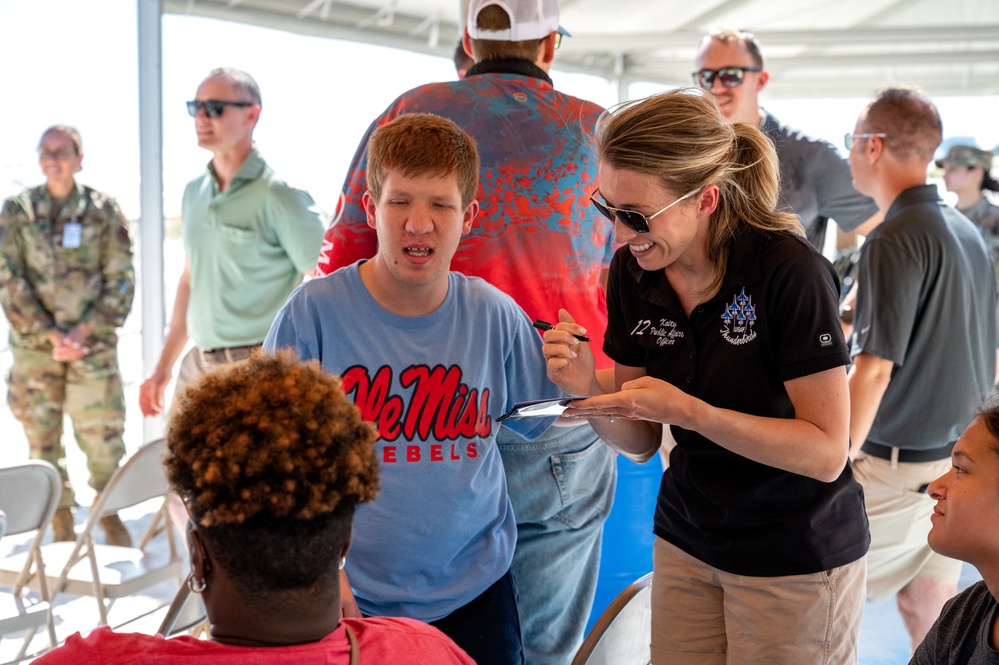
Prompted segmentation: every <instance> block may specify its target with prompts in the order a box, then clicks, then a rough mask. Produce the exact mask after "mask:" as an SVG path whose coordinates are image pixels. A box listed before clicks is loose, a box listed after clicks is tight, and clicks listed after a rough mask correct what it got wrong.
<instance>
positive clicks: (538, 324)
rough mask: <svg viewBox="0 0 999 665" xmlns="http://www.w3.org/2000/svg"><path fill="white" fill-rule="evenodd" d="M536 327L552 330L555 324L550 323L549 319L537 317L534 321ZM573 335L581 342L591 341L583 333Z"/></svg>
mask: <svg viewBox="0 0 999 665" xmlns="http://www.w3.org/2000/svg"><path fill="white" fill-rule="evenodd" d="M534 327H535V328H537V329H538V330H552V329H553V328H554V327H555V326H553V325H552V324H550V323H548V322H547V321H542V320H541V319H537V320H535V322H534ZM570 334H571V333H570ZM572 336H573V337H575V338H576V339H578V340H579V341H580V342H589V341H590V338H589V337H584V336H582V335H572Z"/></svg>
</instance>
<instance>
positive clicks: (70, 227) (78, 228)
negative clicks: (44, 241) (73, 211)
mask: <svg viewBox="0 0 999 665" xmlns="http://www.w3.org/2000/svg"><path fill="white" fill-rule="evenodd" d="M75 219H76V218H73V219H72V220H70V221H69V222H68V223H67V224H66V226H64V227H63V229H62V246H63V247H67V248H69V249H76V248H78V247H79V246H80V243H81V242H82V241H83V224H81V223H80V222H77V221H75Z"/></svg>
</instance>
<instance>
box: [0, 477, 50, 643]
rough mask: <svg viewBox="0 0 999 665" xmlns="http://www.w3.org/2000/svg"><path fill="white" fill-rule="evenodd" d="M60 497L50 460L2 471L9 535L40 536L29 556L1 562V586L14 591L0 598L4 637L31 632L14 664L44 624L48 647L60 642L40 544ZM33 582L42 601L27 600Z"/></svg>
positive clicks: (1, 506)
mask: <svg viewBox="0 0 999 665" xmlns="http://www.w3.org/2000/svg"><path fill="white" fill-rule="evenodd" d="M61 494H62V480H61V479H60V477H59V472H58V471H56V469H55V467H53V466H52V465H51V464H49V463H48V462H41V461H33V462H28V463H26V464H22V465H19V466H13V467H6V468H0V512H2V513H3V514H4V515H5V520H4V522H5V526H6V532H5V533H6V535H7V536H16V535H18V534H22V533H28V532H29V531H35V532H36V533H35V537H34V538H33V539H32V541H31V545H30V547H29V549H28V551H27V552H25V553H21V554H14V555H10V556H8V557H5V558H4V559H2V560H0V565H6V564H9V571H8V572H9V574H8V575H6V576H0V585H3V586H6V587H9V588H10V593H2V594H0V637H2V636H3V635H6V634H10V633H17V632H20V631H24V630H27V631H28V632H27V634H26V635H25V637H24V642H23V644H22V645H21V649H20V651H19V652H18V654H17V657H16V658H15V662H16V661H19V660H21V659H22V658H23V657H24V654H25V652H26V651H27V649H28V645H29V644H31V640H32V639H34V637H35V633H37V632H38V628H39V627H40V626H43V625H46V626H47V627H48V633H49V646H50V647H51V646H55V644H56V636H55V623H54V622H53V620H52V608H51V597H50V595H49V586H48V580H47V578H46V576H45V565H44V563H43V560H42V548H41V542H42V537H43V536H44V535H45V529H46V528H47V527H48V525H49V523H50V522H51V521H52V516H53V515H54V514H55V511H56V508H57V507H58V506H59V497H60V496H61ZM2 535H3V534H0V536H2ZM32 580H37V582H38V595H39V597H40V600H39V601H37V602H32V601H31V600H30V599H29V598H27V597H26V596H25V592H26V591H28V590H29V584H30V582H31V581H32Z"/></svg>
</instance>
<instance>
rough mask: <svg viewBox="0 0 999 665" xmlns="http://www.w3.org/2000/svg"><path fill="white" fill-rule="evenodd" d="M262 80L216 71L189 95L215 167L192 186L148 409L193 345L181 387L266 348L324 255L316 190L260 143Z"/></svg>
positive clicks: (144, 401)
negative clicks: (289, 173) (276, 165)
mask: <svg viewBox="0 0 999 665" xmlns="http://www.w3.org/2000/svg"><path fill="white" fill-rule="evenodd" d="M260 109H261V98H260V88H259V87H258V86H257V82H256V81H255V80H253V77H251V76H250V75H249V74H247V73H246V72H242V71H239V70H237V69H229V68H222V69H216V70H213V71H212V72H211V73H210V74H209V76H208V78H206V79H205V80H204V81H202V83H201V85H200V86H198V91H197V93H196V96H195V99H194V100H193V101H190V102H188V103H187V110H188V113H190V114H191V116H193V117H194V127H195V131H196V132H197V136H198V145H199V146H201V147H202V148H205V149H206V150H210V151H211V153H212V160H211V161H210V162H209V163H208V168H207V169H206V171H205V172H204V173H203V174H201V175H200V176H199V177H197V178H195V179H194V180H192V181H191V182H190V183H188V185H187V188H186V189H185V190H184V204H183V220H184V250H185V252H186V259H185V265H184V272H183V274H182V275H181V278H180V283H179V284H178V285H177V298H176V300H175V301H174V306H173V315H172V316H171V319H170V329H169V332H168V333H167V338H166V341H165V342H164V344H163V351H162V353H161V354H160V359H159V362H158V363H157V364H156V368H155V369H154V371H153V373H152V375H151V376H150V377H149V378H148V379H146V380H145V381H144V382H143V383H142V386H141V387H140V389H139V406H140V407H141V409H142V413H143V415H145V416H153V415H157V414H159V413H161V412H162V410H163V391H164V389H165V388H166V386H167V383H169V381H170V376H171V373H172V370H173V365H174V363H175V362H176V361H177V358H178V357H179V356H180V353H181V351H183V349H184V346H185V345H186V344H187V340H188V337H190V338H191V339H193V340H194V348H193V349H191V351H190V352H189V353H188V354H187V355H186V356H185V357H184V360H183V361H182V362H181V365H180V371H179V372H178V376H177V386H176V388H177V390H180V389H181V388H182V387H183V386H184V385H186V384H187V383H188V382H189V381H191V380H192V379H193V378H195V377H196V376H197V375H198V374H200V373H202V372H204V371H206V370H207V369H209V368H210V367H211V366H212V365H219V364H224V363H227V362H233V361H236V360H241V359H243V358H246V357H247V356H248V355H249V354H250V351H251V350H252V349H253V348H255V347H258V346H260V343H261V342H263V340H264V336H265V335H267V331H268V330H269V329H270V326H271V322H272V321H273V320H274V316H275V315H276V314H277V312H278V310H279V309H280V308H281V306H282V305H284V302H285V300H287V298H288V295H289V294H290V293H291V292H292V291H293V290H294V289H295V287H296V286H298V285H299V283H300V282H301V281H302V275H303V274H304V273H308V272H310V271H311V269H312V267H313V266H314V265H315V262H316V259H317V258H318V257H319V249H320V247H321V245H322V239H323V232H324V231H325V226H324V224H323V221H322V218H321V217H320V214H319V211H318V209H317V208H316V206H315V204H314V203H313V201H312V198H311V197H310V196H309V195H308V194H307V193H305V192H303V191H301V190H298V189H294V188H292V187H289V186H288V185H287V184H285V183H284V181H282V180H280V179H279V178H277V177H276V176H275V175H274V171H273V170H271V168H270V167H269V166H268V165H267V163H266V162H265V161H264V159H263V157H262V156H261V155H260V153H259V152H258V151H257V149H256V148H254V147H253V129H254V128H255V127H256V124H257V120H258V119H259V118H260Z"/></svg>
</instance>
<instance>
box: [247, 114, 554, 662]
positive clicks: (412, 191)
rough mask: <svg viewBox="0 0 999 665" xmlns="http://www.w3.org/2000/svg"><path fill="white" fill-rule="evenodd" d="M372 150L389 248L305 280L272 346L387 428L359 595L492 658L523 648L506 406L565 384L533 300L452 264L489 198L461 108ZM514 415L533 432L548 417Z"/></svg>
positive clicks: (360, 556) (371, 173) (378, 215)
mask: <svg viewBox="0 0 999 665" xmlns="http://www.w3.org/2000/svg"><path fill="white" fill-rule="evenodd" d="M368 153H369V158H368V159H369V166H368V175H367V178H368V180H367V183H368V191H367V192H366V193H365V194H364V210H365V213H366V215H367V220H368V224H369V225H370V226H371V227H372V228H374V229H375V231H376V232H377V235H378V252H377V254H376V255H375V256H374V258H372V259H370V260H368V261H359V262H357V263H354V264H353V265H350V266H347V267H345V268H341V269H340V270H337V271H336V272H334V273H331V274H330V275H327V276H326V277H323V278H320V279H314V280H312V281H309V282H307V283H306V284H304V285H303V286H301V287H300V288H299V289H298V290H297V291H296V292H295V293H293V294H292V296H291V298H290V299H289V301H288V303H287V304H286V305H285V306H284V308H283V309H282V310H281V311H280V312H279V313H278V316H277V319H276V320H275V322H274V325H273V326H272V328H271V330H270V332H269V333H268V335H267V338H266V340H265V341H264V348H265V349H268V350H273V349H278V348H283V347H291V348H294V349H296V350H297V351H298V353H299V355H300V356H301V357H302V358H303V359H318V360H319V361H320V362H321V363H322V366H323V368H324V369H326V370H327V371H329V372H331V373H334V374H338V375H340V376H341V377H342V379H343V388H344V390H345V391H346V392H347V393H348V394H349V395H352V396H353V398H354V401H355V403H356V404H357V405H358V406H359V407H360V408H361V412H362V415H363V417H364V419H365V420H368V421H371V422H374V423H375V424H376V425H377V426H378V429H379V432H380V434H381V439H380V440H379V441H378V442H377V443H376V447H377V452H378V455H379V458H380V460H381V473H382V492H381V495H380V496H379V497H378V499H377V500H375V501H374V502H372V503H371V504H369V505H366V506H362V507H359V508H358V511H357V514H356V516H355V518H354V527H355V528H354V538H353V544H352V546H351V555H350V557H349V559H348V561H347V564H346V573H347V576H348V577H349V581H350V587H352V588H353V591H354V595H355V596H356V600H357V604H358V606H359V608H360V611H361V612H363V613H364V614H366V615H390V616H405V617H411V618H415V619H420V620H423V621H427V622H429V623H431V624H433V625H434V626H436V627H438V628H440V629H441V630H442V631H444V632H445V633H446V634H448V635H449V636H450V637H451V638H452V639H454V640H455V642H457V643H458V645H459V646H461V647H462V648H463V649H465V651H467V652H468V654H469V655H470V656H471V657H472V658H473V659H474V660H475V661H476V662H477V663H479V664H480V665H483V664H491V663H495V664H497V665H500V664H503V665H507V664H514V663H522V662H523V644H522V640H521V635H520V626H519V616H518V611H517V601H516V598H517V589H516V581H515V580H514V579H513V576H512V574H511V572H510V565H511V561H512V558H513V551H514V546H515V545H516V521H515V518H514V515H513V510H512V508H511V505H510V500H509V498H508V496H507V489H506V480H505V478H504V474H503V464H502V461H501V459H500V456H499V452H498V451H497V448H496V433H497V431H498V430H499V424H498V423H497V422H496V417H497V416H499V415H500V414H502V413H504V412H505V411H507V410H508V409H509V408H510V407H511V406H512V404H513V403H514V402H515V401H519V400H528V399H542V398H551V397H558V396H560V395H561V392H560V391H559V389H558V388H557V387H556V386H554V385H553V384H552V383H550V382H549V381H548V380H547V378H546V374H545V361H544V358H543V356H542V355H541V340H540V338H539V336H538V334H537V333H536V332H535V331H534V330H533V328H532V326H531V322H530V320H529V319H528V318H527V315H526V314H525V313H524V312H523V310H521V309H520V308H519V307H518V306H517V305H516V304H515V303H514V301H513V300H512V299H511V298H510V297H509V296H507V295H505V294H503V293H502V292H501V291H499V290H498V289H496V288H494V287H492V286H491V285H489V284H487V283H486V282H485V281H483V280H481V279H478V278H472V277H466V276H464V275H461V274H459V273H453V272H451V271H450V265H451V257H452V256H453V255H454V252H455V250H456V249H457V247H458V243H459V241H460V239H461V237H462V236H463V235H464V234H466V233H468V231H469V229H470V228H471V226H472V222H473V220H474V219H475V216H476V213H477V212H478V203H477V202H476V201H475V200H474V197H475V193H476V190H477V187H478V172H479V158H478V153H477V150H476V147H475V143H474V141H473V140H472V139H471V138H470V137H469V136H468V135H467V134H466V133H465V132H464V131H462V130H461V129H460V128H459V127H458V126H457V125H456V124H454V123H453V122H451V121H450V120H445V119H443V118H439V117H436V116H431V115H425V114H406V115H404V116H402V117H400V118H398V119H397V120H395V121H393V122H391V123H389V124H387V125H385V126H383V127H381V128H379V129H378V130H377V131H376V132H375V133H374V134H373V136H372V138H371V141H370V142H369V147H368ZM507 422H508V423H509V426H510V427H511V428H512V429H513V430H515V431H516V432H517V433H518V434H520V435H521V436H523V437H525V438H527V439H529V440H530V439H533V438H535V437H537V436H538V435H540V434H541V433H543V432H544V431H545V430H546V428H547V427H548V426H549V425H550V424H551V422H552V421H551V419H550V418H532V419H524V420H514V421H507ZM309 462H310V463H316V464H321V463H322V462H323V461H322V460H315V461H311V460H310V461H309ZM344 587H345V588H347V585H344Z"/></svg>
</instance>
